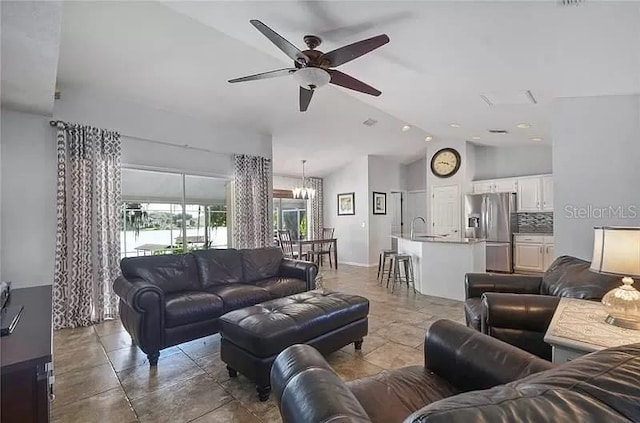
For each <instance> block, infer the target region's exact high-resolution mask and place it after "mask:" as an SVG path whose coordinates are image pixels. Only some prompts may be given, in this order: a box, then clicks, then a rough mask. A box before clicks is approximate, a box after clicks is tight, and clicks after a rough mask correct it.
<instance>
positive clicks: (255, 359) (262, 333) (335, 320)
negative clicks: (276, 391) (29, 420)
mask: <svg viewBox="0 0 640 423" xmlns="http://www.w3.org/2000/svg"><path fill="white" fill-rule="evenodd" d="M368 313H369V300H367V299H366V298H364V297H359V296H357V295H348V294H342V293H339V292H331V291H324V292H318V291H315V292H313V291H312V292H304V293H301V294H296V295H291V296H289V297H285V298H278V299H275V300H271V301H267V302H264V303H261V304H257V305H255V306H251V307H247V308H243V309H240V310H235V311H232V312H230V313H227V314H225V315H224V316H222V317H220V335H221V337H222V343H221V346H220V356H221V358H222V361H224V362H225V363H226V364H227V369H228V370H229V375H230V376H231V377H235V376H237V374H238V372H240V373H242V374H243V375H245V376H246V377H248V378H249V379H251V380H253V381H254V382H255V383H256V387H257V388H256V389H257V391H258V398H259V399H260V401H266V400H267V399H268V398H269V393H270V392H271V386H270V381H269V375H270V372H271V365H272V364H273V361H274V360H275V358H276V356H277V355H278V354H279V353H280V352H282V351H283V350H284V349H285V348H287V347H289V346H291V345H294V344H307V345H311V346H312V347H315V348H316V349H317V350H318V351H320V352H321V353H322V354H328V353H330V352H333V351H336V350H338V349H340V348H342V347H344V346H345V345H348V344H350V343H352V342H353V343H354V344H355V348H356V349H360V348H361V347H362V338H363V337H364V336H366V335H367V331H368V320H367V315H368Z"/></svg>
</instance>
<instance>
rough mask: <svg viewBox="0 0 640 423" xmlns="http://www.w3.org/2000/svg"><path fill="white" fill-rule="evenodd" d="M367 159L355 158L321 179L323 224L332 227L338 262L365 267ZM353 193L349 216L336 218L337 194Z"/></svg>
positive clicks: (367, 259)
mask: <svg viewBox="0 0 640 423" xmlns="http://www.w3.org/2000/svg"><path fill="white" fill-rule="evenodd" d="M368 168H369V158H368V157H367V156H362V157H359V158H358V159H356V160H354V161H353V162H351V163H349V164H348V165H346V166H345V167H343V168H341V169H339V170H337V171H335V172H334V173H332V174H331V175H329V176H326V177H325V178H324V187H323V188H324V225H325V226H326V227H329V228H331V227H333V228H335V236H336V238H337V239H338V260H339V261H340V263H346V264H355V265H360V266H366V265H368V264H369V228H368V226H369V223H368V221H369V208H370V207H369V195H370V194H369V187H368V184H369V177H368ZM348 192H355V212H356V214H355V215H353V216H338V211H337V210H338V204H337V195H338V194H341V193H348Z"/></svg>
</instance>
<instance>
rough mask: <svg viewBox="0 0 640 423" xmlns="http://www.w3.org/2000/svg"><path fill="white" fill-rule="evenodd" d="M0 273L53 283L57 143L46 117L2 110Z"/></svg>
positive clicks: (17, 281)
mask: <svg viewBox="0 0 640 423" xmlns="http://www.w3.org/2000/svg"><path fill="white" fill-rule="evenodd" d="M1 114H2V116H1V121H2V124H1V133H0V140H1V141H0V144H1V145H0V150H1V151H2V152H1V153H0V173H1V175H2V176H1V177H0V178H1V183H2V191H1V196H2V201H1V212H0V215H1V216H2V219H1V221H0V226H1V228H2V229H1V232H0V236H1V244H2V251H1V253H0V254H1V256H2V258H1V260H2V273H1V274H0V278H1V279H2V280H5V281H12V282H13V284H14V287H16V288H18V287H26V286H36V285H49V284H51V283H53V270H54V262H55V245H56V148H55V131H54V129H53V128H51V127H50V126H49V118H48V117H46V116H41V115H33V114H27V113H22V112H15V111H11V110H7V109H2V110H1Z"/></svg>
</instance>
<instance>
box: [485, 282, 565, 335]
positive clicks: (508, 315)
mask: <svg viewBox="0 0 640 423" xmlns="http://www.w3.org/2000/svg"><path fill="white" fill-rule="evenodd" d="M559 302H560V298H558V297H554V296H551V295H533V294H504V293H495V292H487V293H486V294H483V295H482V332H483V333H490V332H489V331H488V330H489V328H503V329H519V330H528V331H532V332H546V330H547V328H548V327H549V323H551V319H552V318H553V314H554V313H555V311H556V308H557V307H558V303H559ZM485 329H486V330H485Z"/></svg>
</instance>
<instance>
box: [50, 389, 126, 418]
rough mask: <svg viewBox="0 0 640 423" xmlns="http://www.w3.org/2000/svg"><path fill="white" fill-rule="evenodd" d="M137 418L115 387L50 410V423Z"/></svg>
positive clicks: (120, 391) (123, 396) (122, 393)
mask: <svg viewBox="0 0 640 423" xmlns="http://www.w3.org/2000/svg"><path fill="white" fill-rule="evenodd" d="M137 421H138V419H137V417H136V415H135V413H134V412H133V409H132V408H131V406H130V405H129V402H128V401H127V397H126V396H125V395H124V392H123V391H122V388H120V387H117V388H114V389H110V390H108V391H105V392H102V393H100V394H98V395H94V396H92V397H89V398H85V399H81V400H79V401H76V402H74V403H71V404H69V405H66V406H63V407H56V408H54V409H53V410H52V411H51V423H87V422H100V423H135V422H137Z"/></svg>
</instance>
